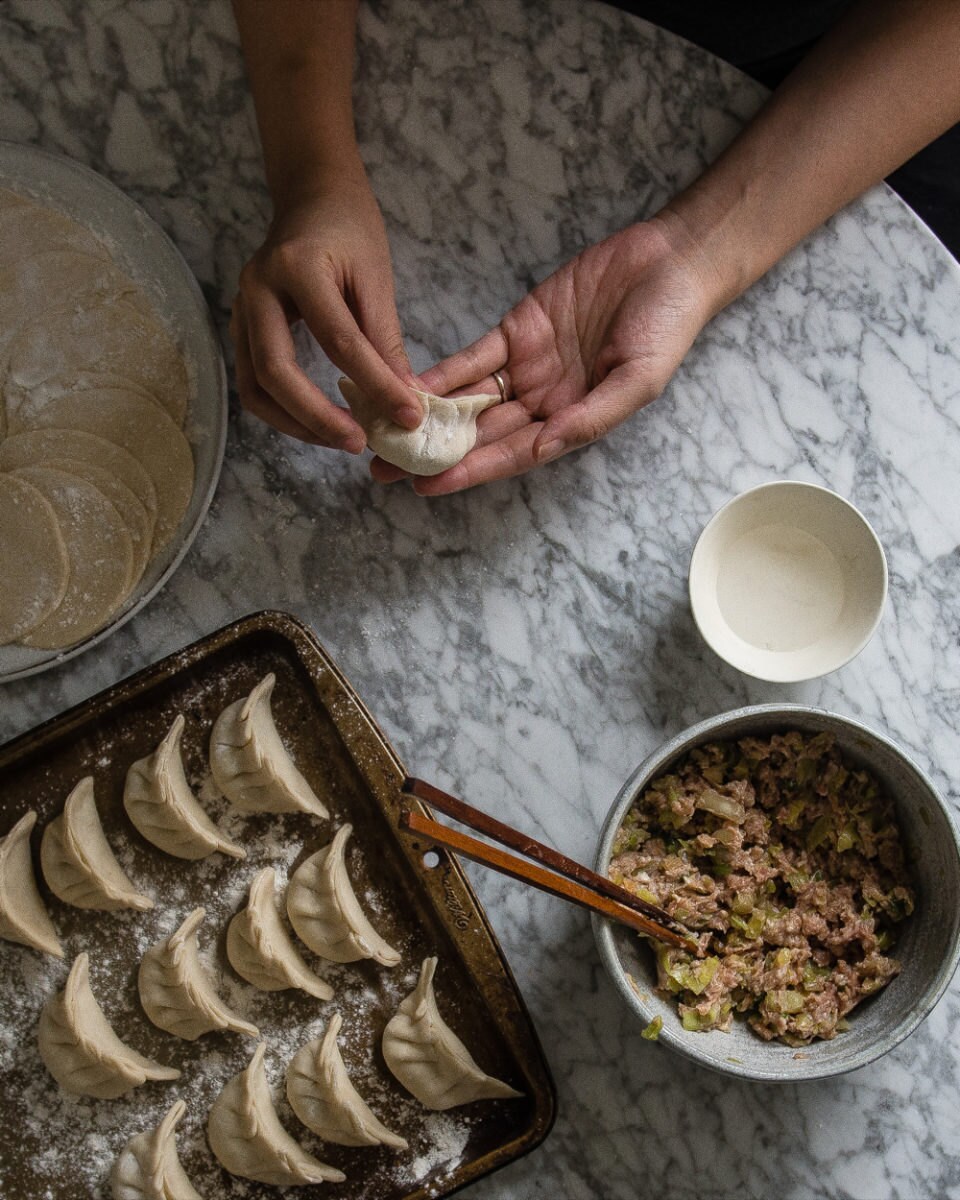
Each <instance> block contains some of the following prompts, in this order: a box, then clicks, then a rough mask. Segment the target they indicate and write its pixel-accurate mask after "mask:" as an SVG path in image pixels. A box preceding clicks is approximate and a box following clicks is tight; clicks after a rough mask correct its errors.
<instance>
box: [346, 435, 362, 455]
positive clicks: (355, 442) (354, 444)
mask: <svg viewBox="0 0 960 1200" xmlns="http://www.w3.org/2000/svg"><path fill="white" fill-rule="evenodd" d="M366 444H367V443H366V441H365V440H364V438H362V437H348V438H347V440H346V441H345V442H344V443H343V448H344V450H346V452H347V453H348V454H359V453H360V452H361V450H363V448H364V446H365V445H366Z"/></svg>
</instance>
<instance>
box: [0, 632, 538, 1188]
mask: <svg viewBox="0 0 960 1200" xmlns="http://www.w3.org/2000/svg"><path fill="white" fill-rule="evenodd" d="M265 630H267V631H269V632H271V633H273V634H274V635H275V636H278V637H280V638H282V639H284V640H285V641H286V642H287V643H288V645H290V646H291V647H292V649H293V650H294V652H295V654H296V657H297V658H298V660H299V661H300V663H301V665H302V666H303V667H304V669H305V671H306V672H307V674H308V676H309V677H310V681H311V683H312V684H313V686H314V688H315V689H316V690H317V692H318V698H319V699H320V701H321V703H323V707H324V709H325V711H326V712H327V714H328V716H329V718H330V720H331V722H332V723H333V724H334V726H335V727H336V729H337V732H338V734H339V736H340V737H341V739H342V741H343V744H344V746H345V747H346V749H347V751H348V752H349V754H350V757H351V759H352V760H353V762H354V765H355V767H356V769H357V770H358V772H359V773H360V774H361V776H362V777H363V779H364V782H365V783H366V785H367V787H368V788H369V789H370V791H371V793H373V794H374V795H375V796H377V799H378V800H379V801H380V802H381V803H382V805H383V808H384V813H385V815H390V813H396V812H398V811H399V807H400V803H401V794H400V790H399V789H400V784H401V783H402V782H403V779H404V778H405V777H406V775H407V771H406V769H405V767H404V765H403V762H402V761H401V759H400V757H399V756H398V754H397V753H396V751H395V750H394V748H393V746H392V745H391V744H390V742H389V741H388V739H387V737H386V735H385V734H384V733H383V731H382V730H381V729H380V727H379V725H378V724H377V722H376V720H375V718H374V717H373V715H372V713H371V712H370V710H369V709H368V708H367V706H366V704H364V702H363V700H362V699H361V698H360V696H359V695H358V694H357V693H356V691H355V689H354V688H353V686H352V684H351V683H350V682H349V680H348V679H347V678H346V676H345V675H344V674H343V672H342V671H341V670H340V668H339V667H338V666H337V664H336V663H335V662H334V661H333V659H332V658H331V657H330V655H329V653H328V652H327V651H326V650H325V649H324V647H323V645H322V644H321V642H320V641H319V639H318V638H317V635H316V634H315V632H314V631H313V630H312V629H311V628H310V627H309V626H308V625H307V624H306V623H305V622H303V621H302V620H300V619H299V618H298V617H295V616H293V615H292V614H291V613H287V612H283V611H280V610H274V609H265V610H261V611H258V612H253V613H249V614H247V615H246V616H243V617H241V618H239V619H238V620H236V621H234V622H231V623H230V624H228V625H225V626H222V627H221V628H220V629H217V630H214V631H213V632H211V633H209V634H206V635H204V636H203V637H201V638H199V639H197V640H196V641H194V642H192V643H190V644H189V645H187V646H185V647H184V648H182V649H180V650H176V651H173V652H172V653H171V654H168V655H166V656H165V657H164V658H162V659H159V660H158V661H157V662H155V663H152V664H150V665H149V666H147V667H144V668H141V669H140V670H139V671H136V672H134V673H133V674H132V675H129V676H127V677H126V678H125V679H122V680H120V681H119V682H117V683H115V684H112V685H110V686H109V687H108V688H105V689H104V690H102V691H101V692H98V693H95V694H94V695H92V696H90V697H87V698H86V699H85V700H82V701H80V702H79V703H78V704H75V705H73V706H72V707H71V708H69V709H67V710H65V711H64V712H62V713H60V714H58V715H56V716H53V717H51V718H49V719H48V720H46V721H44V722H42V723H41V724H40V725H37V726H35V727H34V728H33V729H30V730H27V731H26V732H25V733H22V734H19V735H17V736H16V737H15V738H12V739H11V740H10V741H8V742H6V743H5V744H3V745H0V771H4V770H6V769H7V768H9V767H12V766H13V765H14V764H15V763H16V762H17V760H18V759H19V758H21V757H22V756H24V755H25V754H27V753H29V754H31V755H33V754H36V753H37V751H38V750H42V749H43V747H44V746H45V745H46V744H48V743H50V742H51V741H53V740H54V739H61V738H63V737H64V736H69V734H70V733H71V732H72V731H73V730H74V729H76V728H77V727H78V726H80V725H84V724H87V723H88V722H90V721H91V719H93V720H96V719H98V718H99V717H102V716H103V715H105V714H106V713H108V712H110V711H112V710H113V709H115V708H117V707H119V706H121V705H124V704H127V703H129V702H130V701H131V700H134V699H135V698H136V697H138V696H139V695H141V694H142V693H145V692H148V691H149V690H150V689H151V688H152V687H154V686H155V685H156V684H157V683H159V682H160V681H162V680H164V679H166V678H167V677H169V676H170V675H171V674H173V673H177V674H179V673H181V672H183V671H187V670H189V669H190V668H191V667H194V666H196V665H198V664H200V663H201V662H202V661H203V660H204V659H205V658H206V657H207V656H208V655H209V654H210V653H212V652H213V650H214V649H216V648H221V647H224V646H227V645H230V644H232V643H235V642H239V641H242V640H243V639H244V638H247V637H253V636H256V635H262V634H263V633H264V631H265ZM324 674H326V675H328V676H330V677H332V680H333V682H334V683H335V684H336V685H337V687H338V688H339V689H340V690H341V691H342V692H343V694H345V695H346V696H347V698H348V699H349V701H350V704H351V706H352V709H353V712H352V714H351V715H352V716H353V717H354V718H359V719H360V721H361V722H362V723H363V724H364V726H365V727H366V729H365V732H366V733H368V734H369V735H371V736H372V737H373V738H374V739H375V741H376V744H377V749H378V751H379V752H380V753H381V754H382V755H383V757H384V758H385V759H386V761H387V762H388V763H389V764H390V766H391V768H392V769H393V770H394V772H395V775H396V779H395V794H392V795H389V796H385V795H384V794H383V789H382V788H381V787H379V786H378V785H377V781H376V780H374V779H372V778H371V777H370V775H369V773H368V771H367V770H366V769H365V765H364V762H363V756H358V755H357V754H356V753H355V751H356V747H355V745H354V742H355V733H354V731H353V730H351V729H350V728H349V727H348V723H347V721H346V720H345V716H346V714H344V713H342V712H339V711H335V710H334V709H332V708H331V707H330V706H329V705H328V704H326V702H325V700H326V697H325V696H324V690H325V689H324V687H323V683H324V679H323V676H324ZM402 800H403V803H404V804H409V803H413V804H415V805H416V806H417V807H418V808H419V809H420V811H422V812H423V813H425V814H426V815H432V814H431V813H430V809H429V808H428V807H427V806H426V805H424V804H422V803H421V802H420V801H419V800H414V799H413V798H412V797H406V796H404V797H403V798H402ZM3 808H4V805H3V800H2V798H0V811H3ZM396 844H397V845H398V847H399V848H400V849H401V851H402V853H403V854H404V856H405V857H406V858H407V859H408V860H410V861H411V863H414V864H415V863H416V862H417V861H418V860H419V859H420V858H421V857H422V854H423V852H424V849H426V848H427V847H424V846H422V845H420V844H419V843H418V842H417V841H415V840H414V839H410V838H403V837H400V836H397V838H396ZM431 848H433V847H431ZM435 849H436V852H437V854H438V855H439V857H440V859H441V861H442V862H444V863H445V864H446V868H447V870H448V872H449V875H450V876H452V882H453V885H454V887H455V888H456V889H457V890H459V891H460V893H461V896H462V900H463V901H466V907H465V908H464V906H463V904H462V903H461V906H460V910H461V911H464V912H469V913H471V914H472V915H474V916H475V917H476V919H477V921H478V922H479V925H480V927H481V929H482V935H483V944H484V947H485V950H486V951H487V957H489V959H490V962H491V969H492V970H493V971H495V972H499V975H500V978H497V976H496V974H491V973H490V972H489V971H485V972H484V976H483V977H482V978H479V977H478V978H476V983H477V986H478V987H479V988H480V989H481V991H483V992H484V993H485V994H486V995H485V998H486V999H487V1000H488V1002H489V1001H490V1000H491V999H492V996H491V988H496V990H498V991H500V992H501V994H503V993H504V991H507V992H509V995H510V998H511V1001H512V1003H513V1004H514V1005H515V1007H516V1009H517V1011H518V1015H519V1017H520V1018H521V1021H522V1026H523V1027H524V1028H525V1031H526V1037H527V1038H528V1039H529V1046H530V1047H531V1048H532V1049H533V1050H534V1051H535V1060H536V1062H535V1065H536V1066H537V1067H539V1074H540V1078H539V1079H537V1080H536V1081H535V1083H536V1085H537V1086H535V1087H534V1088H533V1089H532V1091H533V1097H532V1099H533V1119H532V1121H531V1122H530V1123H529V1125H528V1126H527V1127H526V1129H525V1130H524V1131H523V1132H522V1133H521V1134H520V1135H519V1136H518V1137H516V1138H514V1139H513V1140H511V1141H509V1142H506V1143H504V1144H502V1145H500V1146H498V1147H497V1148H496V1149H494V1150H492V1151H490V1152H488V1153H487V1154H485V1155H481V1156H480V1157H478V1158H475V1159H473V1160H471V1161H470V1162H467V1163H464V1164H463V1166H462V1167H460V1168H458V1169H457V1170H455V1171H454V1172H453V1173H452V1175H451V1177H450V1187H449V1188H447V1189H446V1190H444V1191H443V1192H442V1193H437V1192H436V1191H435V1190H434V1189H433V1188H431V1189H430V1190H429V1191H426V1190H424V1189H419V1190H418V1191H416V1192H414V1193H411V1194H410V1197H409V1200H420V1198H421V1197H423V1198H424V1200H426V1197H427V1196H428V1195H429V1196H430V1197H432V1198H433V1200H436V1198H437V1197H438V1196H440V1195H442V1196H450V1195H453V1194H454V1193H456V1192H458V1191H460V1190H461V1189H462V1188H464V1187H467V1186H468V1185H469V1184H471V1183H474V1182H476V1181H477V1180H478V1179H480V1178H482V1177H484V1176H487V1175H490V1174H492V1173H493V1172H494V1171H496V1170H498V1169H499V1168H501V1167H504V1166H506V1165H507V1164H508V1163H511V1162H515V1161H516V1160H517V1159H519V1158H521V1157H523V1156H525V1155H526V1154H529V1153H530V1152H531V1151H533V1150H535V1149H536V1148H537V1147H538V1146H539V1145H541V1144H542V1143H543V1141H544V1140H545V1139H546V1137H547V1136H548V1134H549V1133H550V1131H551V1129H552V1128H553V1124H554V1121H555V1119H556V1109H557V1094H556V1085H555V1083H554V1080H553V1077H552V1074H551V1072H550V1068H549V1065H548V1063H547V1059H546V1055H545V1054H544V1051H543V1047H542V1045H541V1043H540V1038H539V1036H538V1034H537V1031H536V1026H535V1025H534V1023H533V1019H532V1017H531V1015H530V1012H529V1010H528V1008H527V1005H526V1002H525V1000H524V998H523V995H522V993H521V991H520V989H519V987H518V985H517V982H516V978H515V977H514V974H513V971H512V969H511V967H510V964H509V963H508V962H507V959H506V957H505V955H504V953H503V950H502V948H501V946H500V943H499V940H498V939H497V936H496V934H495V932H494V930H493V928H492V926H491V924H490V921H489V918H488V917H487V914H486V912H485V910H484V908H483V906H482V905H481V903H480V901H479V899H478V897H477V895H476V893H475V891H474V889H473V886H472V885H471V883H470V881H469V879H468V878H467V876H466V874H465V872H464V870H463V867H462V865H461V863H460V861H459V860H458V859H457V857H456V856H455V855H454V854H453V853H451V852H448V851H446V850H445V849H444V848H442V847H436V848H435ZM438 875H439V872H438ZM434 890H435V889H433V888H428V891H429V895H430V899H431V903H432V905H433V908H434V911H435V913H436V916H437V918H438V919H439V921H440V922H441V924H442V925H443V926H444V927H445V928H446V929H447V931H448V934H449V936H450V937H451V939H452V941H453V942H454V943H455V944H460V943H461V941H462V938H463V930H462V929H461V928H460V927H459V926H458V925H457V922H456V919H455V916H454V913H453V912H451V910H450V908H449V906H448V904H447V903H443V902H440V901H438V898H437V897H436V895H435V894H434ZM518 1028H519V1027H518V1026H514V1025H512V1024H504V1025H501V1026H500V1032H501V1034H502V1036H503V1038H504V1040H505V1041H506V1042H507V1044H508V1045H509V1046H510V1049H511V1051H512V1052H513V1054H514V1055H515V1057H516V1058H517V1060H518V1061H520V1062H524V1063H527V1062H529V1060H530V1057H531V1056H530V1054H529V1051H528V1050H527V1049H525V1048H522V1047H521V1046H520V1045H519V1044H518V1043H519V1034H518Z"/></svg>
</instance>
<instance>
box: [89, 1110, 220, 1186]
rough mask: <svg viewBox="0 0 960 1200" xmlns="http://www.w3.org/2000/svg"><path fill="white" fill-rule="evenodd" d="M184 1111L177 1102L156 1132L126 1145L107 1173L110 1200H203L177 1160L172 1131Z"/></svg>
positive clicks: (151, 1130) (148, 1132)
mask: <svg viewBox="0 0 960 1200" xmlns="http://www.w3.org/2000/svg"><path fill="white" fill-rule="evenodd" d="M186 1111H187V1106H186V1104H184V1102H183V1101H182V1100H177V1101H176V1103H175V1104H174V1105H173V1106H172V1107H171V1108H170V1110H169V1111H168V1112H167V1115H166V1116H165V1117H164V1118H163V1120H162V1121H161V1122H160V1124H159V1125H158V1126H157V1127H156V1129H149V1130H146V1131H145V1132H144V1133H138V1134H136V1135H135V1136H134V1137H132V1138H131V1139H130V1140H129V1142H127V1144H126V1145H125V1146H124V1148H123V1149H122V1150H121V1151H120V1155H119V1157H118V1158H117V1161H116V1162H115V1163H114V1164H113V1170H112V1171H111V1173H110V1187H111V1189H112V1191H113V1200H203V1197H202V1196H201V1195H200V1193H199V1192H198V1191H197V1190H196V1189H195V1188H194V1186H193V1184H192V1183H191V1182H190V1180H189V1179H188V1178H187V1173H186V1171H184V1169H183V1167H182V1165H181V1163H180V1159H179V1158H178V1157H177V1143H176V1141H175V1135H176V1128H177V1125H179V1123H180V1120H181V1118H182V1117H183V1114H184V1113H185V1112H186Z"/></svg>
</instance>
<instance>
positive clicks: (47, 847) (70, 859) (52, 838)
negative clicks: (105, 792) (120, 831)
mask: <svg viewBox="0 0 960 1200" xmlns="http://www.w3.org/2000/svg"><path fill="white" fill-rule="evenodd" d="M40 865H41V867H42V868H43V877H44V879H45V880H46V881H47V886H48V887H49V888H50V890H51V892H53V893H54V895H55V896H58V897H59V898H60V899H61V900H62V901H63V902H64V903H65V904H73V905H74V906H75V907H77V908H98V909H102V910H104V911H108V912H109V911H112V910H114V909H118V908H137V909H140V910H141V911H145V910H146V909H148V908H153V901H152V900H151V899H150V897H149V896H144V895H142V894H141V893H140V892H138V891H137V890H136V888H135V887H134V886H133V884H132V883H131V882H130V880H129V879H128V878H127V877H126V875H125V874H124V873H123V869H122V868H121V866H120V864H119V863H118V862H117V860H116V857H115V855H114V853H113V851H112V850H111V849H110V843H109V842H108V841H107V839H106V836H105V834H104V832H103V826H102V825H101V824H100V815H99V813H98V812H97V805H96V801H95V800H94V798H93V776H92V775H87V776H86V777H85V778H83V779H81V780H80V782H79V783H78V784H77V786H76V787H75V788H74V789H73V791H72V792H71V793H70V795H69V796H68V797H67V800H66V803H65V804H64V806H63V813H62V814H61V815H60V816H59V817H57V818H56V819H55V820H53V821H51V822H50V824H49V825H48V826H47V827H46V829H45V830H44V831H43V839H42V840H41V842H40Z"/></svg>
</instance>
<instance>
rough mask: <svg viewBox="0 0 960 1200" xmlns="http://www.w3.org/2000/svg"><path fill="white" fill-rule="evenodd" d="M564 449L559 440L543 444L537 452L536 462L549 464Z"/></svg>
mask: <svg viewBox="0 0 960 1200" xmlns="http://www.w3.org/2000/svg"><path fill="white" fill-rule="evenodd" d="M564 449H565V447H564V444H563V442H561V441H560V440H559V439H558V440H557V441H553V442H544V444H543V445H542V446H541V447H540V449H539V450H538V451H537V462H541V463H545V462H550V460H551V459H553V458H559V457H560V455H561V454H562V453H563V451H564Z"/></svg>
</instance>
